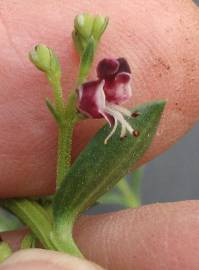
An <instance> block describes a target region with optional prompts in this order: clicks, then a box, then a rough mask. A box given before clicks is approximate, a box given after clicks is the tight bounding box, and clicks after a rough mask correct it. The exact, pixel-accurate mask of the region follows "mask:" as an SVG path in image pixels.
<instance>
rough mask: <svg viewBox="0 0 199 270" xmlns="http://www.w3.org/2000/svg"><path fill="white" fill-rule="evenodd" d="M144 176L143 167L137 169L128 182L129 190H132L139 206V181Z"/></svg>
mask: <svg viewBox="0 0 199 270" xmlns="http://www.w3.org/2000/svg"><path fill="white" fill-rule="evenodd" d="M143 175H144V166H143V167H141V168H138V169H137V170H135V171H134V172H133V173H132V174H131V180H130V189H131V190H132V192H133V194H134V195H135V196H136V198H137V199H138V201H140V204H141V181H142V179H143Z"/></svg>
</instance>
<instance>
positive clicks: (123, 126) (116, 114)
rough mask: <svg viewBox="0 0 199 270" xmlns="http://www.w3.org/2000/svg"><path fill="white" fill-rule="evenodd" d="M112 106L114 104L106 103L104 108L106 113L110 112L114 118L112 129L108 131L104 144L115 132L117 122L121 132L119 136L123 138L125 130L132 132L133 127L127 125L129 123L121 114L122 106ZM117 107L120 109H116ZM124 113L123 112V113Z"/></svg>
mask: <svg viewBox="0 0 199 270" xmlns="http://www.w3.org/2000/svg"><path fill="white" fill-rule="evenodd" d="M113 106H115V105H112V104H111V106H110V104H107V106H106V108H105V111H106V113H108V114H110V115H111V116H112V117H113V118H114V121H115V123H114V127H113V129H112V131H111V132H110V134H109V135H108V137H107V138H106V139H105V142H104V143H105V144H106V143H107V141H108V140H109V139H110V137H111V136H112V135H113V134H114V133H115V131H116V128H117V126H118V122H119V123H120V124H121V133H120V137H121V138H123V137H124V136H125V135H126V132H127V131H128V132H129V133H130V134H132V133H133V131H134V129H133V128H132V127H131V126H130V125H129V123H128V122H127V121H126V120H125V118H124V116H123V114H124V113H123V114H122V111H123V108H121V107H120V106H117V105H116V106H117V109H116V107H115V108H113ZM118 107H120V109H119V110H118ZM124 115H125V114H124Z"/></svg>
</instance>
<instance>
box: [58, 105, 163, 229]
mask: <svg viewBox="0 0 199 270" xmlns="http://www.w3.org/2000/svg"><path fill="white" fill-rule="evenodd" d="M164 106H165V102H164V101H158V102H153V103H147V104H144V105H142V106H140V107H138V108H136V109H135V110H134V111H139V112H140V115H139V116H138V117H136V118H133V117H132V118H131V119H130V118H129V119H128V121H129V123H130V124H131V125H132V127H134V128H135V129H136V130H138V131H139V132H140V135H139V137H137V138H135V137H133V136H131V135H128V136H127V137H126V138H125V139H123V140H120V128H118V129H117V131H116V132H115V134H114V135H113V136H112V137H111V139H110V140H109V142H108V144H106V145H105V144H104V139H105V138H106V137H107V134H108V133H109V132H110V127H109V126H108V125H105V126H104V127H103V128H102V129H101V130H100V131H99V132H98V133H97V134H96V136H95V137H94V138H93V139H92V140H91V142H90V143H89V144H88V145H87V146H86V147H85V149H84V150H83V151H82V153H81V154H80V155H79V157H78V158H77V160H76V161H75V163H74V164H73V165H72V167H71V169H70V171H69V173H68V174H67V175H66V177H65V179H64V180H63V182H62V185H61V187H60V189H59V190H58V192H57V194H56V196H55V200H54V216H55V222H56V225H57V230H58V231H60V232H61V231H62V230H63V228H64V226H66V225H68V224H70V222H71V223H72V222H73V221H74V219H75V218H76V217H77V216H78V215H79V213H81V212H82V211H84V210H85V209H87V208H88V207H89V206H91V205H92V204H94V203H95V201H96V200H97V199H98V198H99V197H100V196H102V195H103V194H104V193H106V192H107V191H109V190H110V189H111V188H112V187H113V186H114V185H115V184H116V183H117V182H118V181H119V180H120V179H121V178H122V177H123V176H125V175H126V174H127V173H128V172H129V171H130V169H131V168H132V165H134V164H135V163H136V162H137V161H138V160H139V159H140V158H141V157H142V156H143V154H144V152H145V151H146V150H147V148H148V147H149V145H150V144H151V141H152V138H153V136H154V134H155V132H156V129H157V127H158V124H159V121H160V118H161V114H162V111H163V109H164Z"/></svg>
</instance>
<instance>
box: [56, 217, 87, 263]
mask: <svg viewBox="0 0 199 270" xmlns="http://www.w3.org/2000/svg"><path fill="white" fill-rule="evenodd" d="M73 220H74V217H73V218H70V217H69V216H68V217H67V222H66V220H64V221H63V222H61V223H59V224H56V225H55V228H54V233H53V238H55V242H57V243H59V246H60V247H61V249H63V250H64V252H66V253H68V254H71V255H73V256H77V257H80V258H83V255H82V253H81V251H80V250H79V248H78V247H77V245H76V243H75V241H74V239H73V226H74V221H73ZM53 238H52V239H53Z"/></svg>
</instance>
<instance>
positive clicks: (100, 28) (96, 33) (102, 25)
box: [92, 16, 108, 40]
mask: <svg viewBox="0 0 199 270" xmlns="http://www.w3.org/2000/svg"><path fill="white" fill-rule="evenodd" d="M107 25H108V17H104V16H96V17H95V20H94V23H93V29H92V35H93V37H94V39H95V40H99V39H100V37H101V36H102V34H103V33H104V31H105V30H106V27H107Z"/></svg>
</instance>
